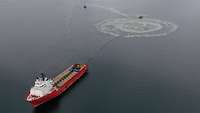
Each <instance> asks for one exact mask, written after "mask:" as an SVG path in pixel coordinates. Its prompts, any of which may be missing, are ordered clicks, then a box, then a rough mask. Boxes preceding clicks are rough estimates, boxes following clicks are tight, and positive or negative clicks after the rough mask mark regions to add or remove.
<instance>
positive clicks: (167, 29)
mask: <svg viewBox="0 0 200 113" xmlns="http://www.w3.org/2000/svg"><path fill="white" fill-rule="evenodd" d="M96 28H97V29H98V30H99V31H100V32H103V33H105V34H109V35H112V36H116V37H119V36H120V37H126V38H130V37H158V36H166V35H168V34H169V33H171V32H174V31H176V29H177V28H178V26H177V25H175V24H173V23H171V22H167V21H161V20H158V19H152V18H143V19H139V18H137V17H130V18H114V19H106V20H103V21H102V22H100V23H97V24H96Z"/></svg>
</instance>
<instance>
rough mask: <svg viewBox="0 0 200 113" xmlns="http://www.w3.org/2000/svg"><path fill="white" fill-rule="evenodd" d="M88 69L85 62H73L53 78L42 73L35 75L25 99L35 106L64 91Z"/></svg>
mask: <svg viewBox="0 0 200 113" xmlns="http://www.w3.org/2000/svg"><path fill="white" fill-rule="evenodd" d="M87 70H88V65H86V64H73V65H71V66H70V67H69V68H67V69H66V70H64V71H63V72H62V73H60V74H59V75H57V76H55V77H54V78H53V79H48V78H47V77H45V76H44V75H43V74H42V77H37V79H36V81H35V84H34V86H33V87H32V88H31V89H30V91H29V94H28V95H27V96H26V100H27V101H28V102H30V103H31V104H32V106H33V107H37V106H39V105H41V104H43V103H45V102H47V101H50V100H51V99H53V98H55V97H57V96H59V95H60V94H62V93H63V92H64V91H66V90H67V89H68V88H69V87H70V86H71V85H72V84H73V83H74V82H76V81H77V80H78V79H79V78H80V77H82V76H83V75H84V74H85V73H86V72H87Z"/></svg>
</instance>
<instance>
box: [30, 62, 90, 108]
mask: <svg viewBox="0 0 200 113" xmlns="http://www.w3.org/2000/svg"><path fill="white" fill-rule="evenodd" d="M87 70H88V65H86V66H85V67H84V68H83V69H82V70H80V71H79V72H78V73H77V74H76V75H74V76H73V77H72V78H71V79H70V80H68V81H67V82H66V83H65V84H64V85H62V86H61V87H60V88H58V89H57V90H53V91H52V92H51V93H50V94H48V95H45V96H43V97H41V98H38V99H36V100H33V101H29V102H30V103H31V104H32V106H33V107H37V106H39V105H41V104H43V103H45V102H47V101H50V100H51V99H53V98H55V97H57V96H59V95H60V94H62V93H63V92H64V91H66V90H67V89H68V88H69V87H70V86H71V85H72V84H73V83H75V82H76V81H77V80H78V79H79V78H81V77H82V76H83V75H84V74H85V73H86V72H87Z"/></svg>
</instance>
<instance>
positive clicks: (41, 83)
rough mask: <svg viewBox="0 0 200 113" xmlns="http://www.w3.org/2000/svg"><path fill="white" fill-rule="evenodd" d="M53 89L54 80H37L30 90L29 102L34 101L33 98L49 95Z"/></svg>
mask: <svg viewBox="0 0 200 113" xmlns="http://www.w3.org/2000/svg"><path fill="white" fill-rule="evenodd" d="M52 88H53V80H51V79H48V78H47V77H44V78H37V79H36V81H35V84H34V86H33V87H32V88H31V90H30V95H29V96H28V98H27V99H28V100H29V99H32V98H31V97H42V96H44V95H47V94H49V93H50V92H51V91H52Z"/></svg>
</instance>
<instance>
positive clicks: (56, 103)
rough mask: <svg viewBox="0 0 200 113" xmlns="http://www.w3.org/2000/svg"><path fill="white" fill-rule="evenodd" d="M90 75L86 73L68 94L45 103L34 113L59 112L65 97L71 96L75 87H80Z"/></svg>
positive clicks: (65, 93)
mask: <svg viewBox="0 0 200 113" xmlns="http://www.w3.org/2000/svg"><path fill="white" fill-rule="evenodd" d="M88 75H89V73H88V72H86V73H85V75H84V76H82V77H81V78H80V79H79V80H78V81H77V82H76V83H75V84H73V85H72V86H71V87H70V88H69V89H68V90H67V91H66V92H64V93H63V94H61V95H60V96H58V97H56V98H54V99H53V100H51V101H49V102H47V103H44V104H42V105H40V106H38V107H36V108H34V109H33V112H32V113H56V112H58V110H59V107H60V104H61V100H62V98H63V97H64V96H67V95H69V94H70V93H72V92H73V89H74V88H75V87H78V86H79V85H80V84H81V82H83V80H84V79H87V78H88Z"/></svg>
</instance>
